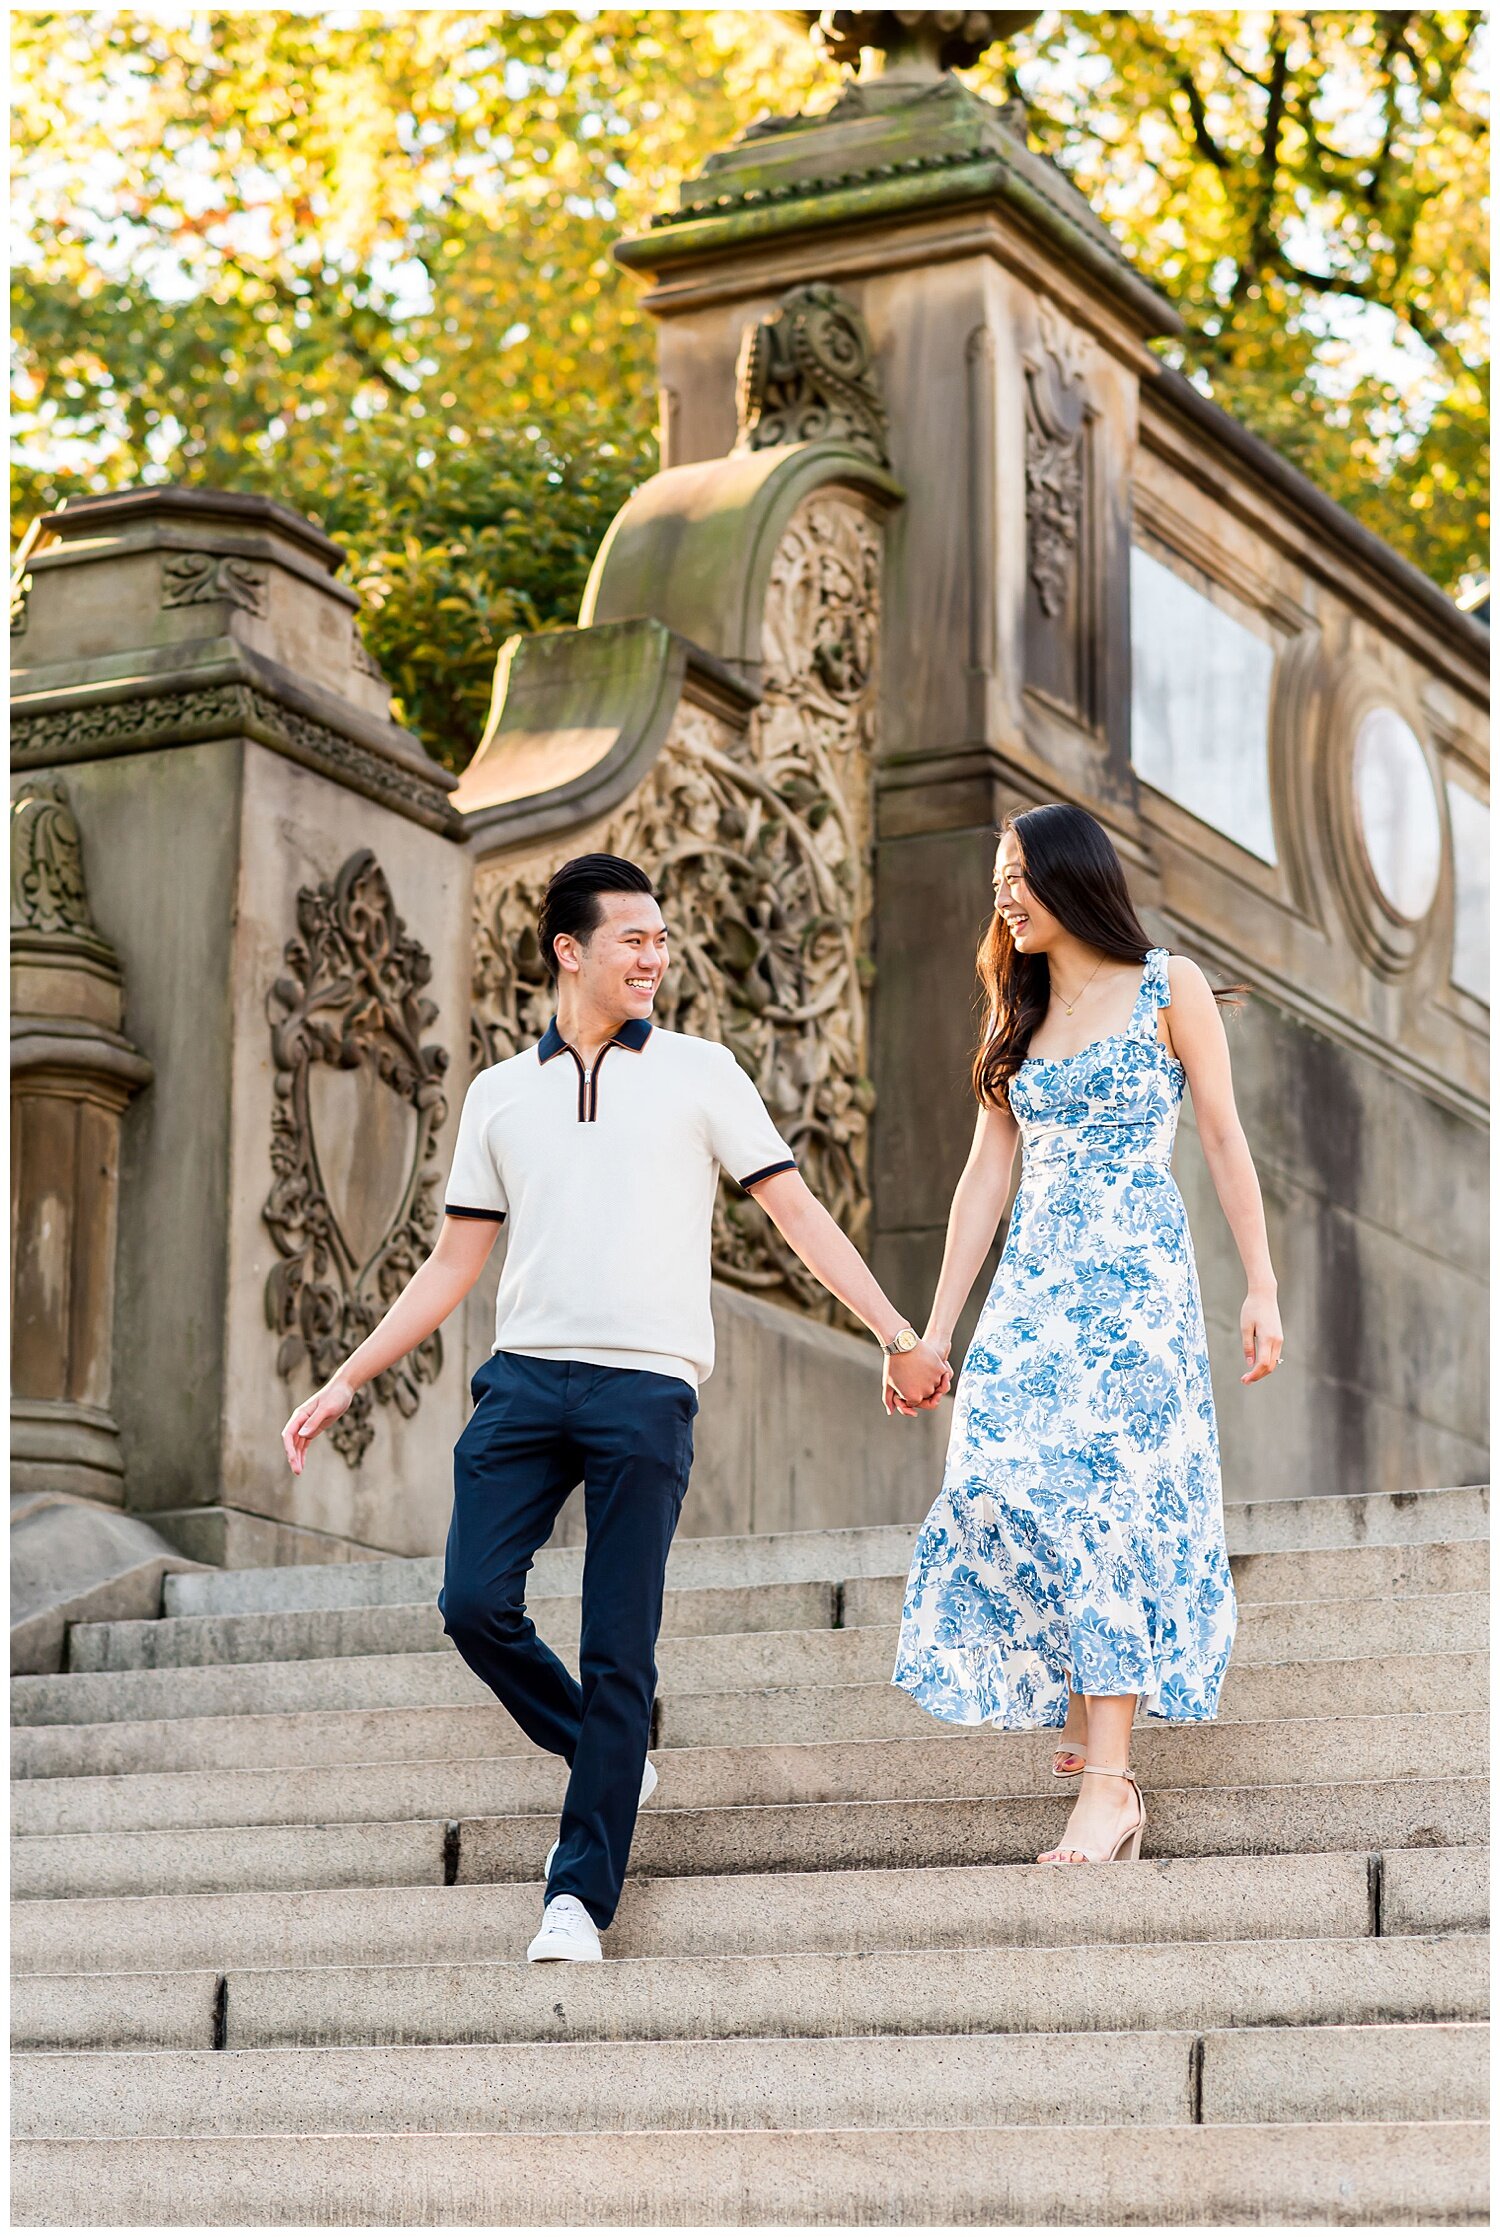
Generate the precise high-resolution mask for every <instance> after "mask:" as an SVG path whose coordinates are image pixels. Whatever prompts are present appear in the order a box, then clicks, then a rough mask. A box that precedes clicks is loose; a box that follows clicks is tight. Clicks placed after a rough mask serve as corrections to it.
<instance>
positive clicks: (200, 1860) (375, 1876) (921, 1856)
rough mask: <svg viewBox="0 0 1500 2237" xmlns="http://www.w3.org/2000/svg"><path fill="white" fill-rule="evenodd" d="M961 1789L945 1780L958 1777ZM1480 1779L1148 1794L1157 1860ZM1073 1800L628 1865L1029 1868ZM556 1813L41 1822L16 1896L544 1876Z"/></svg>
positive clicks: (1379, 1833)
mask: <svg viewBox="0 0 1500 2237" xmlns="http://www.w3.org/2000/svg"><path fill="white" fill-rule="evenodd" d="M949 1783H950V1784H951V1782H949ZM1486 1796H1487V1785H1486V1782H1485V1780H1483V1779H1482V1778H1452V1779H1423V1780H1412V1779H1398V1780H1388V1781H1378V1780H1377V1781H1362V1780H1347V1781H1343V1780H1341V1781H1339V1782H1337V1783H1334V1784H1324V1785H1316V1784H1309V1785H1306V1786H1285V1785H1283V1786H1263V1787H1256V1788H1251V1789H1248V1790H1246V1789H1243V1788H1240V1787H1198V1788H1193V1787H1177V1788H1153V1789H1151V1791H1150V1795H1149V1806H1150V1817H1149V1822H1148V1825H1147V1832H1146V1841H1145V1847H1146V1849H1147V1852H1148V1853H1149V1854H1151V1855H1153V1856H1213V1855H1221V1856H1222V1855H1242V1854H1245V1853H1258V1854H1261V1855H1269V1854H1275V1853H1279V1852H1283V1851H1285V1852H1296V1853H1309V1852H1315V1851H1325V1852H1326V1851H1337V1850H1340V1849H1385V1848H1427V1847H1435V1846H1440V1845H1454V1846H1464V1847H1467V1846H1472V1845H1474V1844H1475V1843H1479V1842H1482V1841H1483V1840H1484V1839H1485V1837H1486V1830H1487V1815H1486ZM1065 1801H1066V1797H1064V1796H1059V1795H1056V1794H1050V1793H1049V1794H1035V1795H1026V1794H1021V1795H1012V1796H1006V1797H1004V1798H1003V1800H1000V1801H997V1800H996V1799H995V1797H994V1796H993V1794H991V1793H990V1792H988V1791H986V1792H983V1793H981V1794H979V1795H976V1796H962V1797H959V1796H953V1795H951V1794H948V1795H945V1796H943V1797H942V1798H934V1799H920V1798H917V1799H914V1798H907V1797H897V1798H885V1799H879V1800H864V1801H836V1802H804V1803H796V1802H792V1803H773V1804H750V1805H740V1806H737V1807H732V1808H724V1807H720V1808H710V1809H703V1810H689V1809H657V1808H654V1807H653V1808H651V1809H648V1810H644V1811H643V1812H642V1813H641V1816H640V1818H639V1820H638V1822H637V1827H636V1835H635V1844H634V1847H633V1849H632V1854H631V1871H632V1873H633V1874H634V1875H636V1876H637V1877H655V1876H657V1875H666V1876H670V1877H677V1876H679V1875H681V1874H684V1873H699V1872H702V1873H721V1872H733V1873H743V1872H780V1871H849V1870H852V1869H871V1868H883V1867H887V1866H893V1865H923V1864H1022V1863H1028V1862H1030V1861H1032V1860H1033V1859H1034V1858H1035V1857H1036V1856H1037V1855H1038V1853H1039V1852H1040V1851H1041V1850H1042V1849H1044V1848H1046V1847H1049V1846H1050V1845H1051V1844H1052V1843H1053V1842H1054V1841H1055V1840H1056V1839H1057V1837H1058V1834H1059V1832H1060V1829H1061V1823H1062V1819H1063V1818H1064V1817H1065V1815H1066V1811H1065V1808H1064V1806H1063V1805H1064V1803H1065ZM556 1824H557V1820H556V1816H555V1814H553V1813H551V1812H544V1813H526V1814H522V1815H510V1816H498V1817H474V1818H467V1819H454V1820H447V1819H439V1818H432V1819H424V1818H413V1819H408V1820H399V1821H387V1822H383V1823H380V1822H367V1823H349V1824H339V1825H293V1826H287V1825H268V1826H229V1827H213V1828H207V1827H188V1828H176V1829H168V1830H149V1831H140V1832H121V1833H101V1834H93V1833H58V1834H37V1835H32V1836H29V1837H26V1838H23V1839H20V1840H17V1841H15V1842H14V1843H13V1845H12V1866H11V1889H12V1894H13V1897H14V1898H16V1899H17V1900H30V1899H51V1898H55V1897H63V1896H80V1895H83V1896H104V1895H145V1894H173V1893H189V1892H193V1891H197V1890H203V1891H213V1890H229V1889H234V1888H247V1889H249V1888H273V1887H300V1888H312V1887H358V1886H365V1885H374V1886H394V1885H400V1886H413V1885H420V1884H428V1885H443V1884H444V1883H445V1881H451V1880H453V1879H457V1880H459V1881H462V1882H465V1883H467V1882H471V1881H475V1880H537V1879H539V1878H540V1875H541V1871H542V1862H543V1858H544V1856H545V1853H546V1850H547V1848H548V1846H549V1844H550V1843H551V1841H552V1838H553V1836H554V1833H555V1831H556Z"/></svg>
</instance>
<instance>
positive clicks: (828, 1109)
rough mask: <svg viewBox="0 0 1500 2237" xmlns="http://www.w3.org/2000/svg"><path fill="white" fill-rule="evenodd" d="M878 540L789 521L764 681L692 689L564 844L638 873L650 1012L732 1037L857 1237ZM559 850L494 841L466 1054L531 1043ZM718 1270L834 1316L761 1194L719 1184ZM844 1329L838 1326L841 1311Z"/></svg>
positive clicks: (485, 875) (862, 1166) (541, 999)
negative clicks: (629, 778)
mask: <svg viewBox="0 0 1500 2237" xmlns="http://www.w3.org/2000/svg"><path fill="white" fill-rule="evenodd" d="M879 595H880V534H879V530H878V528H877V527H876V525H875V523H874V522H873V521H872V520H871V519H870V517H869V515H868V514H867V513H866V512H864V511H863V510H862V509H861V508H860V507H859V506H858V505H857V504H855V503H854V502H853V501H852V500H850V499H848V498H844V497H832V496H819V497H816V498H813V499H812V500H811V501H810V502H809V503H808V504H806V505H804V506H803V507H802V508H801V509H800V510H799V511H798V512H797V513H796V514H795V515H794V517H793V519H792V522H791V524H790V526H789V527H788V529H787V531H786V533H785V535H784V537H783V539H782V542H781V545H780V548H779V549H778V551H777V554H776V558H775V562H774V564H773V567H772V572H771V582H770V588H769V592H768V595H767V600H766V610H765V615H764V622H763V636H762V642H763V650H764V661H765V673H764V682H765V697H764V699H763V700H762V702H761V704H760V706H759V707H758V708H757V709H756V712H755V714H754V716H753V718H752V720H751V724H750V727H749V729H748V731H747V732H739V731H736V730H735V729H733V728H732V727H731V725H730V724H728V723H727V722H725V721H723V720H722V719H721V718H719V717H717V716H715V715H712V714H709V713H708V712H706V711H705V710H704V709H702V708H698V707H694V706H691V705H686V704H685V705H684V706H683V707H682V708H680V709H679V711H678V715H677V718H676V720H675V722H674V724H673V727H672V730H671V732H670V734H669V736H668V739H667V742H666V744H665V746H664V747H663V748H662V751H661V753H660V755H659V756H658V757H657V760H656V762H655V764H654V765H653V767H652V769H651V772H650V774H649V775H648V776H647V777H646V779H645V780H644V782H643V783H642V784H641V785H640V786H639V787H638V788H637V790H636V791H635V792H634V793H633V794H632V795H631V797H630V799H629V800H628V801H626V802H625V803H624V805H623V806H622V807H620V808H619V809H617V810H616V811H615V812H614V813H613V815H611V816H610V817H608V818H607V819H601V820H600V821H599V822H598V823H596V824H594V825H591V826H589V827H588V828H587V829H581V830H579V831H578V832H577V833H575V834H574V835H573V837H572V838H571V839H570V841H569V843H568V847H567V852H569V853H580V854H581V853H585V852H593V851H595V850H602V851H606V852H609V853H612V854H623V855H626V856H627V857H629V858H630V859H631V860H633V861H637V862H639V863H640V864H641V865H642V867H643V868H645V869H647V870H649V871H650V873H651V875H652V877H653V879H654V880H655V881H656V885H657V889H658V892H659V893H660V895H661V900H662V908H663V911H664V912H665V915H666V918H667V923H668V926H669V928H670V931H671V936H672V967H671V969H670V971H669V973H668V976H667V980H666V983H665V986H664V988H663V990H662V994H661V996H660V997H659V998H658V1002H657V1008H656V1016H657V1019H658V1021H659V1023H661V1024H662V1025H665V1026H667V1027H669V1028H672V1029H674V1030H676V1031H679V1032H685V1033H697V1034H701V1035H703V1036H704V1037H705V1038H707V1039H710V1040H717V1041H723V1042H724V1043H726V1044H727V1046H728V1047H730V1048H731V1049H733V1051H734V1053H735V1055H736V1056H737V1057H738V1058H739V1060H740V1062H741V1063H742V1064H743V1065H744V1066H745V1069H746V1070H747V1071H748V1072H749V1073H750V1075H751V1077H752V1078H753V1079H754V1080H755V1082H756V1084H757V1086H758V1087H759V1088H760V1091H761V1093H762V1095H763V1096H764V1097H765V1099H766V1102H767V1104H768V1106H769V1108H770V1110H771V1112H772V1115H773V1116H774V1118H775V1119H776V1121H777V1123H778V1125H779V1126H780V1127H781V1129H782V1131H783V1133H784V1134H785V1136H786V1138H787V1140H788V1141H789V1142H790V1143H791V1145H792V1148H793V1149H794V1150H795V1152H796V1154H797V1157H798V1160H799V1162H800V1164H801V1167H802V1170H803V1172H804V1173H805V1175H806V1177H807V1180H808V1184H809V1186H810V1187H811V1188H812V1189H813V1191H814V1192H815V1194H816V1195H818V1196H819V1197H821V1198H822V1200H823V1202H824V1203H826V1204H827V1205H828V1207H829V1209H830V1210H831V1211H832V1213H833V1215H834V1217H835V1218H836V1219H837V1220H838V1221H839V1222H840V1224H841V1225H842V1226H843V1227H844V1228H845V1229H846V1231H847V1232H848V1233H849V1234H851V1235H852V1236H853V1237H854V1238H855V1240H856V1241H859V1240H861V1238H862V1236H863V1234H864V1231H865V1228H866V1226H867V1224H868V1213H869V1171H868V1129H869V1118H870V1112H871V1110H872V1108H873V1101H874V1096H873V1090H872V1088H871V1084H870V1080H869V1076H868V1073H869V1058H868V1045H867V1018H866V992H867V985H868V981H869V980H870V978H871V977H872V976H873V973H872V968H871V965H870V962H869V958H868V919H869V909H870V868H869V863H870V844H871V807H870V795H871V762H872V753H873V744H874V725H875V707H876V672H875V671H876V649H877V644H878V635H879ZM562 851H563V850H562V848H561V847H560V845H559V843H558V842H557V841H556V840H555V839H554V840H551V841H549V842H547V844H546V846H545V849H543V848H534V849H532V850H529V851H528V852H527V853H526V854H525V855H519V856H518V855H512V856H508V857H506V856H502V857H498V858H496V859H494V860H492V861H491V862H490V863H488V864H486V865H484V866H483V867H482V868H481V871H480V874H479V879H478V886H477V891H476V896H475V908H476V927H475V950H474V1036H475V1045H474V1057H475V1061H476V1063H478V1064H489V1063H497V1062H499V1061H500V1060H501V1059H502V1058H504V1057H507V1056H510V1055H512V1054H514V1053H515V1051H516V1050H517V1049H519V1048H521V1047H524V1046H525V1045H527V1044H528V1043H529V1042H531V1041H534V1040H536V1039H537V1038H539V1037H540V1035H541V1033H542V1032H543V1030H544V1029H545V1026H546V1022H547V1019H548V1017H549V1015H550V1014H551V1010H552V1007H553V997H552V990H551V986H550V984H549V982H548V980H547V977H546V974H545V971H544V969H543V965H542V959H541V955H540V952H539V951H538V948H537V945H536V933H535V925H536V914H537V904H538V902H539V900H540V897H541V890H542V887H543V885H544V883H545V881H546V876H547V873H548V871H549V870H550V869H552V868H553V867H555V865H556V863H557V861H558V860H559V859H560V857H561V854H562ZM713 1255H714V1271H715V1273H716V1274H717V1275H719V1276H720V1277H721V1278H722V1279H724V1280H726V1281H730V1282H734V1283H737V1284H738V1285H739V1286H740V1287H742V1288H745V1289H753V1290H756V1291H759V1292H760V1293H761V1294H763V1295H767V1296H771V1297H775V1298H779V1299H780V1300H781V1301H782V1302H785V1303H789V1304H795V1305H797V1306H800V1307H801V1308H803V1309H804V1310H806V1311H808V1312H811V1313H813V1314H816V1315H817V1316H818V1317H820V1318H825V1319H834V1318H838V1317H840V1309H839V1308H836V1307H834V1306H833V1304H832V1301H831V1300H830V1299H829V1297H828V1295H827V1293H826V1291H824V1290H823V1289H822V1288H821V1287H820V1286H819V1285H818V1284H817V1283H816V1282H815V1281H813V1280H812V1278H811V1276H810V1275H808V1273H807V1272H806V1270H805V1268H804V1267H803V1266H802V1265H801V1262H800V1261H799V1260H797V1259H796V1258H794V1257H793V1255H792V1253H791V1252H790V1251H788V1250H787V1249H786V1247H785V1245H784V1244H783V1243H782V1241H781V1238H780V1236H779V1235H778V1234H777V1233H776V1231H775V1229H774V1228H773V1227H772V1226H771V1225H770V1223H769V1221H767V1220H766V1219H765V1217H764V1215H763V1214H762V1213H761V1211H760V1209H759V1207H758V1206H756V1205H755V1204H753V1203H751V1202H750V1200H749V1199H748V1198H744V1197H740V1196H738V1195H737V1194H734V1195H732V1194H731V1192H729V1191H728V1190H725V1191H723V1192H721V1195H720V1199H719V1204H718V1207H717V1209H716V1212H715V1217H714V1244H713ZM851 1325H852V1324H851Z"/></svg>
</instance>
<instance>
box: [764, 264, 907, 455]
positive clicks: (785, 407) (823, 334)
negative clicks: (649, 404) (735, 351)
mask: <svg viewBox="0 0 1500 2237" xmlns="http://www.w3.org/2000/svg"><path fill="white" fill-rule="evenodd" d="M736 404H737V408H738V412H739V429H740V432H739V440H740V443H741V445H742V446H743V447H744V448H745V449H746V450H770V449H774V448H775V447H776V446H777V445H778V444H780V443H810V442H814V441H817V440H818V439H820V438H825V439H826V438H836V439H838V440H840V441H842V442H846V443H852V444H853V445H854V447H855V449H856V450H860V451H863V452H864V454H865V456H866V457H867V458H873V459H874V460H875V462H876V464H877V465H880V466H888V465H889V464H890V447H889V443H888V441H887V421H886V411H885V406H884V404H883V403H882V402H881V400H880V391H879V389H878V388H877V386H876V384H875V370H874V352H873V350H872V347H871V343H870V335H869V329H868V328H867V327H866V325H865V322H864V320H863V319H862V318H861V317H860V314H859V312H858V311H857V310H856V309H855V307H854V305H853V304H852V303H851V302H849V301H848V300H847V298H846V297H844V296H842V295H840V294H839V292H838V290H837V288H832V287H823V286H815V287H794V288H789V289H788V290H787V292H786V294H785V295H783V297H782V298H781V304H780V308H779V309H778V310H777V311H776V313H775V315H774V316H773V317H771V318H767V319H762V320H761V321H760V323H759V324H758V325H756V326H750V327H747V328H746V330H745V338H744V341H743V343H742V344H741V348H740V361H739V366H738V369H737V373H736Z"/></svg>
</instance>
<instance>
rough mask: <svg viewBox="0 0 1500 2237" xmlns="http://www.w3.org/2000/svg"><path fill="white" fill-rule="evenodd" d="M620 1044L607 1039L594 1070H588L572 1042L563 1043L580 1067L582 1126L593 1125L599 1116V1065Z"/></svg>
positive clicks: (579, 1095) (579, 1093)
mask: <svg viewBox="0 0 1500 2237" xmlns="http://www.w3.org/2000/svg"><path fill="white" fill-rule="evenodd" d="M618 1046H619V1044H618V1042H615V1041H606V1042H605V1044H604V1046H603V1048H602V1049H601V1050H600V1051H599V1054H598V1055H597V1056H596V1057H595V1059H594V1068H593V1070H592V1071H591V1072H586V1071H585V1070H584V1068H583V1058H582V1057H581V1056H580V1055H579V1053H578V1051H577V1050H576V1049H575V1048H574V1047H573V1045H572V1043H571V1042H569V1041H564V1043H563V1047H564V1048H565V1049H566V1050H567V1052H568V1054H569V1056H570V1057H571V1058H572V1059H573V1062H574V1063H575V1065H576V1066H577V1067H578V1123H579V1125H580V1126H592V1125H593V1124H594V1122H595V1121H596V1120H597V1118H598V1116H599V1067H600V1065H601V1064H602V1063H603V1062H604V1059H605V1058H606V1057H607V1056H608V1054H609V1052H610V1050H611V1049H612V1048H617V1047H618Z"/></svg>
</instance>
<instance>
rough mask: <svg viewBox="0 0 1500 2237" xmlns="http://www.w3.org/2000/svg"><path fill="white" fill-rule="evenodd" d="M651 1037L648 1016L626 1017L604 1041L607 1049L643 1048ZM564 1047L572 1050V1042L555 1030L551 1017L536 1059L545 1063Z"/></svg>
mask: <svg viewBox="0 0 1500 2237" xmlns="http://www.w3.org/2000/svg"><path fill="white" fill-rule="evenodd" d="M650 1038H651V1020H650V1019H649V1018H627V1019H626V1020H625V1023H624V1024H623V1025H622V1026H621V1027H620V1030H619V1032H618V1033H617V1034H615V1036H614V1038H613V1039H612V1040H609V1041H606V1042H605V1044H604V1046H605V1047H606V1048H607V1049H643V1048H644V1047H645V1046H646V1043H647V1042H648V1041H649V1040H650ZM564 1049H567V1050H568V1052H569V1054H570V1055H571V1054H572V1053H573V1052H572V1043H571V1042H569V1041H565V1040H564V1039H563V1037H562V1035H561V1034H560V1033H559V1032H558V1030H557V1019H556V1018H555V1017H554V1018H552V1019H551V1020H550V1021H549V1023H548V1026H547V1030H546V1032H545V1033H544V1034H543V1035H542V1038H541V1040H540V1042H539V1043H538V1044H537V1052H536V1053H537V1061H538V1062H539V1063H541V1064H546V1063H548V1062H550V1060H551V1059H552V1058H553V1057H554V1056H561V1055H562V1052H563V1050H564Z"/></svg>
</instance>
